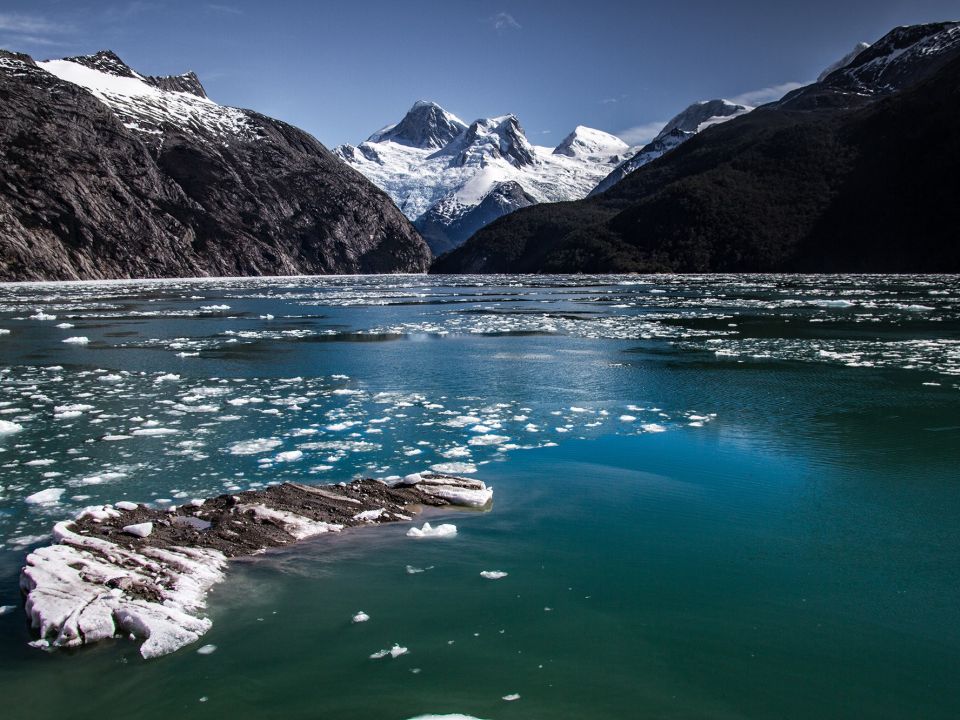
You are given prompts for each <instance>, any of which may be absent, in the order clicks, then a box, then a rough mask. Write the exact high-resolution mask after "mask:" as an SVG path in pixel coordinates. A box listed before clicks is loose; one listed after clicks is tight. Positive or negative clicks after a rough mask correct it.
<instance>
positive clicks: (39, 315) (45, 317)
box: [30, 308, 57, 320]
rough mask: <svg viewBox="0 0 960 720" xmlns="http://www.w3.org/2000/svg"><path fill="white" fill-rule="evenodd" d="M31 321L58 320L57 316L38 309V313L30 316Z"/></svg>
mask: <svg viewBox="0 0 960 720" xmlns="http://www.w3.org/2000/svg"><path fill="white" fill-rule="evenodd" d="M30 319H31V320H56V319H57V316H56V315H48V314H47V313H45V312H44V311H43V310H41V309H40V308H37V311H36V312H35V313H34V314H33V315H31V316H30Z"/></svg>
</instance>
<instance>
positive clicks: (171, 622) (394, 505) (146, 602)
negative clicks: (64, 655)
mask: <svg viewBox="0 0 960 720" xmlns="http://www.w3.org/2000/svg"><path fill="white" fill-rule="evenodd" d="M492 499H493V489H492V488H488V487H487V486H486V485H484V483H483V482H481V481H479V480H472V479H469V478H460V477H454V476H450V475H441V474H423V475H421V474H419V473H417V474H414V475H408V476H407V477H406V478H403V479H401V480H397V481H396V483H393V484H391V485H386V484H384V483H382V482H379V481H376V480H357V481H354V482H352V483H349V484H348V483H340V484H337V485H322V486H321V485H300V484H295V483H284V484H282V485H275V486H271V487H268V488H266V489H265V490H260V491H248V492H242V493H237V494H235V495H221V496H219V497H216V498H211V499H207V500H195V501H192V502H190V503H188V504H186V505H182V506H180V507H175V508H170V509H167V510H162V509H157V508H151V507H148V506H146V505H141V504H136V503H130V502H119V503H117V504H116V505H104V506H94V507H89V508H87V509H86V510H84V511H83V512H81V513H80V514H79V515H78V516H77V517H76V518H75V519H74V520H67V521H64V522H60V523H57V525H56V526H55V527H54V533H53V534H54V539H55V543H54V544H52V545H48V546H46V547H41V548H37V549H36V550H34V551H33V552H31V553H30V554H29V555H28V556H27V559H26V564H25V566H24V568H23V571H22V573H21V577H20V586H21V589H22V590H23V592H24V594H25V595H26V611H27V615H28V616H29V618H30V622H31V624H32V626H33V628H34V630H35V631H36V633H37V635H38V639H37V640H36V641H34V643H33V645H35V646H37V647H44V648H56V647H79V646H82V645H88V644H90V643H94V642H97V641H99V640H105V639H108V638H112V637H114V636H117V635H131V636H133V637H134V638H136V639H138V640H142V641H143V644H142V645H141V647H140V654H141V655H143V657H145V658H152V657H157V656H160V655H165V654H167V653H171V652H174V651H176V650H179V649H180V648H182V647H184V646H186V645H189V644H190V643H193V642H195V641H197V640H198V639H199V638H200V637H201V636H202V635H203V634H204V633H206V632H207V631H208V630H209V629H210V627H211V626H212V622H211V621H210V620H209V618H206V617H204V614H203V611H204V607H205V604H206V596H207V593H208V591H209V590H210V588H211V587H213V586H214V585H215V584H217V583H219V582H221V581H223V580H224V578H225V573H226V570H227V565H228V560H229V559H230V558H234V557H240V556H244V555H252V554H254V553H258V552H261V551H263V550H265V549H268V548H273V547H280V546H283V545H288V544H290V543H294V542H297V541H299V540H304V539H306V538H310V537H314V536H317V535H321V534H324V533H331V532H333V533H338V532H341V531H342V530H344V529H345V528H349V527H357V526H367V525H379V524H383V523H388V522H397V521H408V520H411V519H412V518H411V516H412V515H413V514H415V513H416V512H418V511H419V509H420V508H421V507H424V506H434V507H439V506H446V505H453V506H461V507H471V508H478V509H479V508H485V507H488V506H489V505H490V503H491V502H492ZM428 527H429V526H428V525H427V526H425V528H428ZM440 527H441V528H453V534H455V533H456V528H455V527H454V526H452V525H442V526H440ZM420 532H421V536H424V537H426V536H428V535H429V534H428V535H424V533H423V531H420ZM447 535H450V533H447Z"/></svg>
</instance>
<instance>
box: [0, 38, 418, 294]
mask: <svg viewBox="0 0 960 720" xmlns="http://www.w3.org/2000/svg"><path fill="white" fill-rule="evenodd" d="M0 97H2V98H3V109H4V112H3V113H0V157H2V158H3V162H0V280H54V279H56V280H67V279H99V278H117V277H171V276H173V277H186V276H196V275H278V274H322V273H357V272H398V271H405V272H410V271H414V272H417V271H423V270H425V269H426V268H427V264H428V262H429V258H430V252H429V249H428V248H427V246H426V244H425V243H424V242H423V240H422V238H421V237H420V236H419V235H418V234H417V232H416V231H415V229H414V228H413V226H412V225H411V224H410V222H409V220H407V218H405V217H404V216H403V214H402V213H400V212H399V211H398V210H397V208H396V207H395V206H394V204H393V203H392V202H391V201H390V199H389V198H388V197H387V196H386V195H385V194H384V193H383V192H382V191H381V190H379V189H378V188H377V187H375V186H374V185H373V184H372V183H371V182H369V181H368V180H367V179H366V178H365V177H363V176H362V175H361V174H360V173H357V172H355V171H354V170H352V169H351V168H349V167H347V166H346V165H344V164H343V162H341V161H340V160H339V159H338V158H337V157H335V156H334V155H333V154H332V153H331V152H330V151H329V150H327V148H325V147H324V146H323V145H322V144H320V143H319V142H318V141H317V140H316V139H315V138H313V137H311V136H310V135H308V134H307V133H305V132H303V131H301V130H298V129H297V128H295V127H292V126H291V125H287V124H286V123H283V122H280V121H279V120H273V119H272V118H269V117H266V116H264V115H261V114H259V113H256V112H253V111H250V110H241V109H239V108H232V107H225V106H223V105H219V104H218V103H216V102H214V101H213V100H211V99H210V98H208V97H207V94H206V92H205V91H204V89H203V85H202V84H201V83H200V80H199V79H198V78H197V76H196V75H194V74H193V73H186V74H184V75H176V76H172V77H152V76H149V75H142V74H140V73H137V72H136V71H134V70H132V69H131V68H130V67H129V66H127V65H126V64H125V63H124V62H123V61H122V60H121V59H120V58H119V57H117V56H116V55H115V54H114V53H112V52H109V51H102V52H98V53H96V54H95V55H88V56H83V57H72V58H66V59H62V60H48V61H43V62H36V61H34V60H33V58H31V57H29V56H28V55H23V54H21V53H12V52H8V51H5V50H0Z"/></svg>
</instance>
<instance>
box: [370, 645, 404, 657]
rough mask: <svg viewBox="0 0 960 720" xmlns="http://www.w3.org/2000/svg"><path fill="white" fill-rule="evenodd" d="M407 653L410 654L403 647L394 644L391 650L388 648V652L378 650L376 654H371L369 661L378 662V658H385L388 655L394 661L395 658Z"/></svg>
mask: <svg viewBox="0 0 960 720" xmlns="http://www.w3.org/2000/svg"><path fill="white" fill-rule="evenodd" d="M408 652H410V651H409V650H408V649H407V648H405V647H400V646H399V645H396V644H395V645H394V646H393V647H392V648H390V649H389V650H378V651H377V652H375V653H373V654H372V655H371V656H370V659H371V660H379V659H380V658H385V657H386V656H387V655H389V656H390V657H392V658H394V659H396V658H398V657H400V656H401V655H406V654H407V653H408Z"/></svg>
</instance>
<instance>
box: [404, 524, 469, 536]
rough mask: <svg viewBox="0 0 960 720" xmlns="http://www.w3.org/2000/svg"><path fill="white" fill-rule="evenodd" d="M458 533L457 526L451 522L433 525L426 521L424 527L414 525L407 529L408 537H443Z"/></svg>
mask: <svg viewBox="0 0 960 720" xmlns="http://www.w3.org/2000/svg"><path fill="white" fill-rule="evenodd" d="M456 534H457V526H456V525H451V524H449V523H444V524H442V525H437V526H436V527H433V526H432V525H431V524H430V523H428V522H427V523H424V524H423V527H422V528H418V527H412V528H410V529H409V530H407V537H412V538H443V537H453V536H454V535H456Z"/></svg>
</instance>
